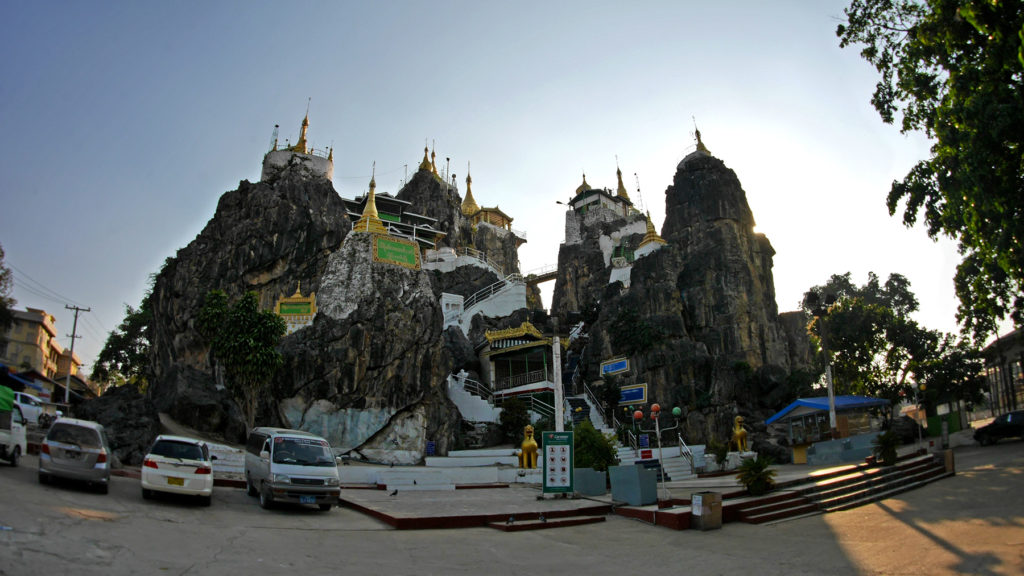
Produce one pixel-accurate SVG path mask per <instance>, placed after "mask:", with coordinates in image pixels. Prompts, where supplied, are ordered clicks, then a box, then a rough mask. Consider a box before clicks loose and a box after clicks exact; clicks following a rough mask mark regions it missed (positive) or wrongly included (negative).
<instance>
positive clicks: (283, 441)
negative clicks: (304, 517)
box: [245, 427, 341, 511]
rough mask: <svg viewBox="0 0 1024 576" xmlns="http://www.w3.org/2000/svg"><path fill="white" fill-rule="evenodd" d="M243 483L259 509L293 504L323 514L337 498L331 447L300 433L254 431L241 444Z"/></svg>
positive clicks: (316, 438)
mask: <svg viewBox="0 0 1024 576" xmlns="http://www.w3.org/2000/svg"><path fill="white" fill-rule="evenodd" d="M245 483H246V489H247V490H248V492H249V495H250V496H257V495H258V496H259V497H260V506H261V507H263V508H271V507H272V506H273V505H274V503H275V502H295V503H298V504H316V505H317V506H319V507H320V510H323V511H327V510H330V509H331V508H332V507H334V506H336V505H337V504H338V497H339V496H340V495H341V488H340V484H341V483H340V481H339V480H338V459H337V458H336V457H335V456H334V451H332V450H331V445H330V444H328V442H327V440H324V439H323V438H321V437H319V436H317V435H315V434H310V433H309V432H303V431H302V430H287V429H284V428H265V427H261V428H254V429H253V430H252V432H250V433H249V439H248V441H247V442H246V444H245Z"/></svg>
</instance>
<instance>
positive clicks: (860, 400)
mask: <svg viewBox="0 0 1024 576" xmlns="http://www.w3.org/2000/svg"><path fill="white" fill-rule="evenodd" d="M835 398H836V412H839V411H843V410H858V409H860V410H862V409H865V408H874V407H876V406H888V405H889V401H888V400H884V399H881V398H868V397H867V396H836V397H835ZM800 407H804V408H809V409H810V410H805V411H804V412H813V411H817V410H828V396H821V397H818V398H798V399H797V400H796V401H795V402H793V403H792V404H790V405H789V406H786V407H785V408H783V409H782V410H780V411H779V412H778V413H777V414H775V415H774V416H772V417H771V418H769V419H767V420H765V422H764V423H765V424H771V423H772V422H775V421H776V420H779V419H781V418H785V417H786V416H787V415H789V414H790V413H791V412H793V411H794V410H796V409H797V408H800Z"/></svg>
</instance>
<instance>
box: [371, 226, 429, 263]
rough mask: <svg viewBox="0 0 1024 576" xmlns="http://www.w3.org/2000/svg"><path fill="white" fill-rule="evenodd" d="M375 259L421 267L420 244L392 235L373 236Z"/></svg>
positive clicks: (375, 260)
mask: <svg viewBox="0 0 1024 576" xmlns="http://www.w3.org/2000/svg"><path fill="white" fill-rule="evenodd" d="M373 261H374V262H387V263H388V264H397V265H399V266H405V267H406V268H412V269H413V270H419V269H420V245H419V244H417V243H416V242H412V241H409V240H402V239H399V238H392V237H390V236H380V235H376V234H375V235H374V236H373Z"/></svg>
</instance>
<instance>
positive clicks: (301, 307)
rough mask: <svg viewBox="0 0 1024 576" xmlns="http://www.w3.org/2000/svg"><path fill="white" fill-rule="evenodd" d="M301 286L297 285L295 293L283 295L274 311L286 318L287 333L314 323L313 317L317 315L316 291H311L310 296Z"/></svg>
mask: <svg viewBox="0 0 1024 576" xmlns="http://www.w3.org/2000/svg"><path fill="white" fill-rule="evenodd" d="M300 288H301V286H298V285H296V286H295V293H294V294H292V295H291V296H281V297H280V298H278V299H277V304H275V305H274V312H275V313H276V314H277V315H278V316H280V317H281V318H282V319H284V323H285V326H286V327H287V332H285V333H286V334H291V333H292V332H295V331H296V330H298V329H299V328H304V327H306V326H309V325H311V324H313V318H315V317H316V293H315V292H310V293H309V296H303V295H302V291H301V290H300Z"/></svg>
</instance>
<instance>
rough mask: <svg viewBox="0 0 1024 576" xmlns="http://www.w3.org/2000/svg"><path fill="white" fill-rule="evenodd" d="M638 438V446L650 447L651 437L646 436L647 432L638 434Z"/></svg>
mask: <svg viewBox="0 0 1024 576" xmlns="http://www.w3.org/2000/svg"><path fill="white" fill-rule="evenodd" d="M638 440H639V441H640V447H641V448H650V447H651V437H650V436H648V435H647V434H641V435H640V436H639V438H638Z"/></svg>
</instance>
